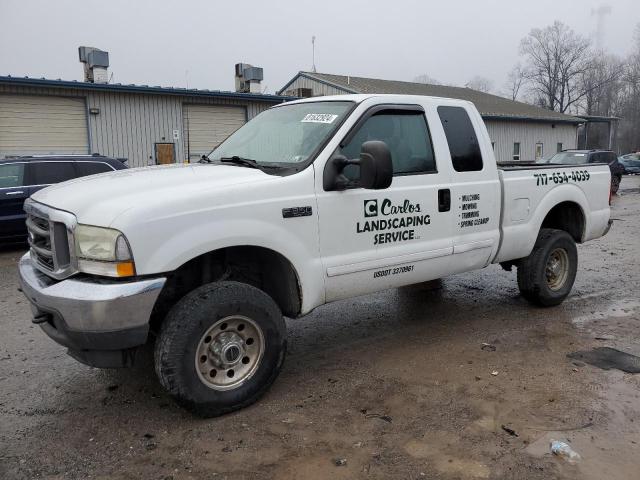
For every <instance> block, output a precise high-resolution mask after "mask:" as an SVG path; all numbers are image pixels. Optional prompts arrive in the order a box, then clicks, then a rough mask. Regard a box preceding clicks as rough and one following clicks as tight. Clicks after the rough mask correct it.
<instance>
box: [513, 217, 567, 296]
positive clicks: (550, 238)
mask: <svg viewBox="0 0 640 480" xmlns="http://www.w3.org/2000/svg"><path fill="white" fill-rule="evenodd" d="M577 270H578V250H577V248H576V244H575V241H574V240H573V238H572V237H571V235H569V234H568V233H567V232H565V231H564V230H555V229H550V228H543V229H541V230H540V233H539V234H538V239H537V240H536V243H535V245H534V247H533V251H532V252H531V254H530V255H529V256H528V257H527V258H524V259H522V260H521V261H520V263H519V265H518V287H519V288H520V293H522V296H523V297H525V298H526V299H527V300H529V301H530V302H532V303H534V304H537V305H541V306H545V307H548V306H552V305H558V304H560V303H562V301H563V300H564V299H565V298H566V297H567V295H569V293H570V292H571V288H572V287H573V282H574V281H575V278H576V272H577Z"/></svg>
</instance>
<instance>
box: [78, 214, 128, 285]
mask: <svg viewBox="0 0 640 480" xmlns="http://www.w3.org/2000/svg"><path fill="white" fill-rule="evenodd" d="M74 237H75V243H76V256H77V257H78V270H80V271H81V272H84V273H92V274H94V275H104V276H107V277H131V276H133V275H135V273H136V269H135V264H134V263H133V256H132V255H131V248H129V243H128V242H127V239H126V238H125V236H124V235H123V234H122V233H121V232H119V231H118V230H114V229H113V228H103V227H93V226H91V225H81V224H80V225H78V226H77V227H76V229H75V232H74Z"/></svg>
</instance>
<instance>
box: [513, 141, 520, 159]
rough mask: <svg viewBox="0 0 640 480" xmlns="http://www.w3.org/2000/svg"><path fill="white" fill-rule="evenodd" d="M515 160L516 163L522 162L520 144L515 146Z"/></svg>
mask: <svg viewBox="0 0 640 480" xmlns="http://www.w3.org/2000/svg"><path fill="white" fill-rule="evenodd" d="M513 159H514V160H515V161H518V160H520V142H515V143H514V144H513Z"/></svg>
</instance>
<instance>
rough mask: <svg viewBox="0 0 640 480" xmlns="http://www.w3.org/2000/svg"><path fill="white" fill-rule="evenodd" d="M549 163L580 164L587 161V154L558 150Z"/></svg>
mask: <svg viewBox="0 0 640 480" xmlns="http://www.w3.org/2000/svg"><path fill="white" fill-rule="evenodd" d="M549 163H560V164H562V165H580V164H581V163H587V154H586V153H580V152H560V153H556V154H555V155H554V156H553V157H551V160H549Z"/></svg>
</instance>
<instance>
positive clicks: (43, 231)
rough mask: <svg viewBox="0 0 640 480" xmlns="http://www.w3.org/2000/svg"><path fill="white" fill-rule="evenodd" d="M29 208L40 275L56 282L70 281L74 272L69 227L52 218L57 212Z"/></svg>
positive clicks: (33, 253) (29, 225)
mask: <svg viewBox="0 0 640 480" xmlns="http://www.w3.org/2000/svg"><path fill="white" fill-rule="evenodd" d="M25 207H27V205H26V204H25ZM29 207H30V208H25V210H26V212H27V230H28V232H29V246H30V247H31V259H32V260H33V261H34V263H35V265H36V266H37V267H38V269H40V271H42V272H43V273H46V274H47V275H49V276H51V277H53V278H57V279H61V278H65V277H68V276H69V275H71V274H72V273H73V270H74V269H73V267H72V255H71V249H70V245H71V242H70V241H69V240H70V239H69V235H68V229H67V225H66V224H65V223H64V222H61V221H57V220H58V218H55V219H53V218H51V217H52V216H54V217H55V213H57V211H55V210H52V209H49V208H46V209H42V208H33V207H31V205H30V206H29ZM60 213H62V215H65V214H66V212H60ZM66 215H68V214H66Z"/></svg>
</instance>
